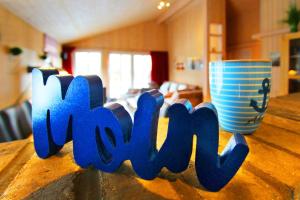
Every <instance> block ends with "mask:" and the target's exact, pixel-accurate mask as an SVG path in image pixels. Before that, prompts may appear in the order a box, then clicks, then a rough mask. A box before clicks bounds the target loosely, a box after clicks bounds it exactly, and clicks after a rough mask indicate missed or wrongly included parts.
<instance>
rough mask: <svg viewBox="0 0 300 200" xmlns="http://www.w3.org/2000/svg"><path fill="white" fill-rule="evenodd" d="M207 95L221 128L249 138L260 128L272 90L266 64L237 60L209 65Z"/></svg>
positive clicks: (269, 68)
mask: <svg viewBox="0 0 300 200" xmlns="http://www.w3.org/2000/svg"><path fill="white" fill-rule="evenodd" d="M209 76H210V77H209V78H210V94H211V97H212V103H213V104H214V105H215V107H216V109H217V111H218V117H219V122H220V126H221V127H222V128H223V129H224V130H226V131H229V132H232V133H242V134H250V133H253V132H254V131H255V130H256V129H257V128H258V126H259V124H260V122H261V120H262V119H263V117H264V113H265V110H266V108H267V105H268V101H269V98H270V97H269V95H270V88H271V63H270V62H269V61H255V60H244V61H243V60H237V61H234V60H233V61H217V62H211V63H210V73H209Z"/></svg>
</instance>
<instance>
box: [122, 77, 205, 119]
mask: <svg viewBox="0 0 300 200" xmlns="http://www.w3.org/2000/svg"><path fill="white" fill-rule="evenodd" d="M150 89H151V88H149V89H143V90H139V91H136V90H135V91H134V94H133V93H132V94H131V95H129V96H128V98H127V99H126V102H127V104H128V106H129V107H130V108H131V110H134V109H136V107H137V105H136V104H137V100H138V97H139V96H140V95H141V94H142V93H143V92H145V91H147V90H150ZM159 91H160V92H161V93H162V94H163V95H164V98H165V101H164V105H163V106H162V108H161V111H160V116H161V117H167V116H168V114H167V110H168V107H169V106H170V105H172V104H173V103H175V102H176V101H177V100H178V99H187V100H189V101H190V102H191V104H192V105H193V106H197V105H198V104H200V103H201V102H202V101H203V93H202V89H201V88H200V87H199V86H195V85H189V84H185V83H177V82H173V81H167V82H164V83H163V84H162V85H161V86H160V87H159Z"/></svg>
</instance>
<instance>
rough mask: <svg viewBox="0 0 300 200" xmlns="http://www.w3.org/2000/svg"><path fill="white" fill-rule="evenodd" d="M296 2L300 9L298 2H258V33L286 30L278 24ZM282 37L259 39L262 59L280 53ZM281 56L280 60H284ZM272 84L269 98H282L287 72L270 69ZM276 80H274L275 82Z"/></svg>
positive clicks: (287, 0)
mask: <svg viewBox="0 0 300 200" xmlns="http://www.w3.org/2000/svg"><path fill="white" fill-rule="evenodd" d="M293 1H294V2H296V4H297V6H298V7H300V0H291V1H289V0H276V2H274V0H263V1H260V32H261V33H266V32H272V31H278V30H283V29H286V28H288V26H287V25H286V24H283V23H281V22H280V20H282V19H283V18H285V17H286V11H287V9H288V6H289V4H290V3H291V2H293ZM283 37H284V36H283V35H278V34H276V35H270V36H266V37H262V38H261V40H260V41H261V54H262V57H263V58H269V56H270V53H271V52H281V51H282V48H284V47H283V43H282V42H283V41H282V40H284V39H283ZM284 56H286V55H281V59H285V58H284ZM272 74H273V80H274V81H273V82H272V88H271V96H282V95H285V94H287V71H286V69H285V68H284V67H283V66H280V68H279V69H277V68H272ZM275 78H276V80H275Z"/></svg>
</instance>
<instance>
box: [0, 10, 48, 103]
mask: <svg viewBox="0 0 300 200" xmlns="http://www.w3.org/2000/svg"><path fill="white" fill-rule="evenodd" d="M13 46H17V47H21V48H22V49H23V51H24V52H23V53H22V54H21V55H20V56H18V57H13V56H10V55H9V54H8V52H7V49H8V47H13ZM43 47H44V38H43V33H42V32H40V31H38V30H36V29H35V28H33V27H32V26H31V25H29V24H27V23H26V22H24V21H23V20H21V19H20V18H18V17H17V16H15V15H14V14H12V13H11V12H9V11H7V10H6V9H5V8H3V7H2V6H0V85H1V87H0V109H1V108H3V107H6V106H10V105H11V104H13V103H15V101H16V100H17V98H18V97H19V96H20V94H21V93H22V92H23V91H24V89H25V88H27V87H28V86H30V80H31V79H30V76H29V75H27V73H26V67H27V65H33V66H35V65H36V64H38V63H39V61H40V60H39V59H38V54H40V53H42V51H43ZM29 95H30V94H29Z"/></svg>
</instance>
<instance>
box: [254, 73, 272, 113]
mask: <svg viewBox="0 0 300 200" xmlns="http://www.w3.org/2000/svg"><path fill="white" fill-rule="evenodd" d="M262 88H263V89H260V90H258V93H259V94H264V99H263V103H262V105H261V108H260V107H258V106H257V101H255V100H253V99H251V101H250V106H252V107H253V109H254V110H256V111H257V112H260V113H262V112H264V111H265V110H266V109H267V105H266V104H267V94H268V93H269V92H270V80H269V79H268V78H265V79H264V80H263V82H262Z"/></svg>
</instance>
